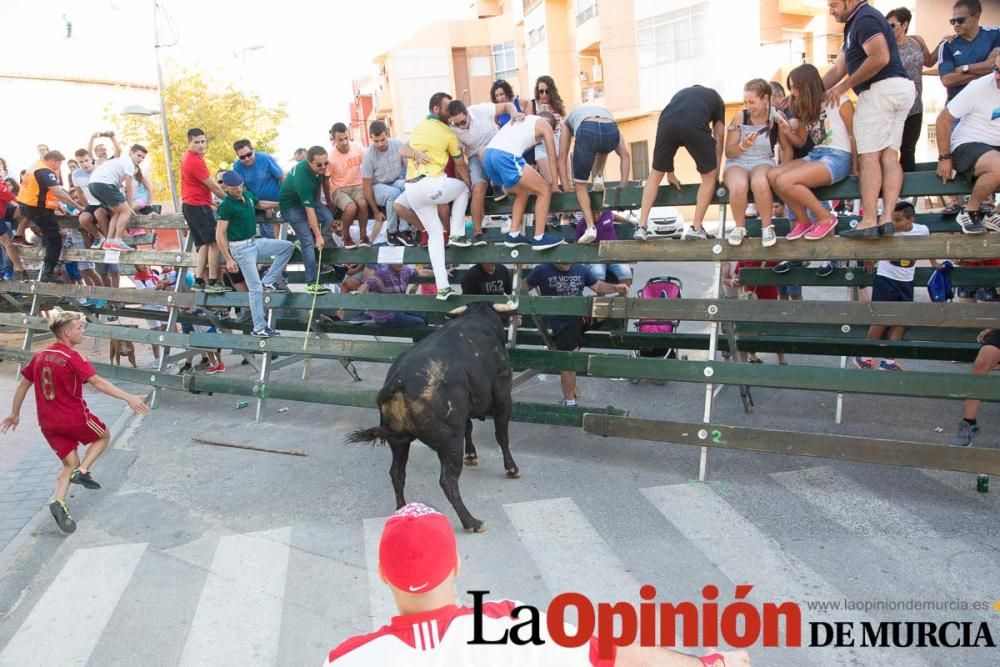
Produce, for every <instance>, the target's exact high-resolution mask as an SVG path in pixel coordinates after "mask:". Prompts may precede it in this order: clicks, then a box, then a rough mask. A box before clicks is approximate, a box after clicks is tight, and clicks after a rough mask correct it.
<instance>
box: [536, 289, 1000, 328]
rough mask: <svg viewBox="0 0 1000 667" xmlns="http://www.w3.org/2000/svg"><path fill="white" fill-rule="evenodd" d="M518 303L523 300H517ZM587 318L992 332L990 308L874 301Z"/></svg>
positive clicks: (655, 307)
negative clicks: (890, 326) (947, 328)
mask: <svg viewBox="0 0 1000 667" xmlns="http://www.w3.org/2000/svg"><path fill="white" fill-rule="evenodd" d="M522 303H524V300H522ZM593 305H594V308H593V312H592V313H591V316H592V317H618V318H625V319H637V318H652V319H665V320H678V319H679V320H696V321H720V322H813V323H820V324H887V325H901V326H909V325H924V326H938V327H949V328H951V327H960V328H975V327H979V328H980V329H984V328H987V327H990V328H993V327H995V326H996V325H997V322H998V320H1000V304H996V303H897V302H884V301H878V302H874V303H857V302H854V303H852V302H849V301H744V300H740V299H722V300H719V301H714V300H710V299H676V300H668V299H625V298H606V297H595V298H594V301H593Z"/></svg>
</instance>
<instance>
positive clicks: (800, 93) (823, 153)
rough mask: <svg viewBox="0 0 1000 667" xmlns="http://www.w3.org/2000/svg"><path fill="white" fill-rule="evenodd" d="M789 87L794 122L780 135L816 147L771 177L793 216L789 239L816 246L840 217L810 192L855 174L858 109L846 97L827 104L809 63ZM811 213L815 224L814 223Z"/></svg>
mask: <svg viewBox="0 0 1000 667" xmlns="http://www.w3.org/2000/svg"><path fill="white" fill-rule="evenodd" d="M788 88H789V97H790V98H791V102H790V104H789V107H790V108H791V110H792V114H793V115H794V118H793V119H792V121H791V122H790V123H789V125H788V127H787V128H786V127H782V128H781V132H782V133H783V134H787V135H788V139H789V141H788V143H790V144H793V145H794V144H800V145H801V143H802V142H803V141H804V140H805V139H806V138H807V137H808V138H811V139H812V140H813V144H814V148H813V149H812V150H811V151H810V152H809V154H808V155H806V156H805V157H804V158H802V159H801V160H792V161H791V162H785V163H783V164H781V166H779V167H775V168H774V169H772V170H771V171H770V172H768V175H767V176H768V180H770V181H771V187H772V188H773V189H774V192H775V193H776V194H777V195H778V196H779V197H781V198H782V200H784V202H785V203H786V204H787V205H788V206H789V207H790V208H791V210H792V211H793V212H794V214H795V220H796V223H795V226H794V227H793V228H792V231H791V232H790V233H789V234H788V236H787V239H788V240H789V241H794V240H796V239H799V238H802V237H805V238H806V240H808V241H818V240H819V239H821V238H823V237H825V236H827V235H828V234H830V233H831V232H833V231H834V230H835V229H836V228H837V214H836V213H833V212H830V211H828V210H826V208H824V206H823V203H822V202H821V201H820V200H819V199H817V198H816V195H814V194H813V192H812V188H817V187H820V186H823V185H832V184H834V183H838V182H840V181H842V180H844V179H845V178H847V177H848V176H849V175H850V174H851V173H852V172H856V171H857V169H856V164H857V149H856V147H855V145H854V135H853V133H852V129H851V128H852V126H853V123H854V105H853V104H851V101H850V100H849V99H847V96H846V95H845V96H843V97H841V98H840V101H839V102H838V103H837V104H834V105H830V106H827V105H824V104H823V95H824V88H823V79H822V78H821V77H820V75H819V72H818V71H817V70H816V68H815V67H813V66H812V65H809V64H805V65H799V66H798V67H796V68H795V69H793V70H792V71H791V72H790V73H789V74H788ZM807 210H808V211H809V212H810V213H812V214H813V216H814V218H815V220H816V222H811V221H810V219H809V216H808V214H807V213H806V211H807Z"/></svg>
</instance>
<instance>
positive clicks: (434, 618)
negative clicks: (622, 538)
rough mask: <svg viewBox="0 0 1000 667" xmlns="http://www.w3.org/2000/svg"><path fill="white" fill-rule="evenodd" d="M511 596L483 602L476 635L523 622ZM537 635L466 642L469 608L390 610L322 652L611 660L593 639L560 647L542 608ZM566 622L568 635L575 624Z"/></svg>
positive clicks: (349, 657) (517, 660)
mask: <svg viewBox="0 0 1000 667" xmlns="http://www.w3.org/2000/svg"><path fill="white" fill-rule="evenodd" d="M516 606H518V604H517V603H516V602H511V601H509V600H504V601H502V602H485V603H483V627H482V633H481V636H482V637H483V638H487V639H493V640H495V639H496V638H498V637H500V636H502V635H503V634H504V633H506V632H508V631H509V630H510V629H511V628H512V627H513V626H514V625H518V624H520V623H524V622H525V620H526V619H527V615H525V616H524V617H523V618H519V619H515V618H513V617H512V616H511V613H512V611H513V609H514V607H516ZM539 616H540V617H541V623H540V628H539V630H540V635H541V637H542V639H544V640H545V643H544V644H541V645H537V644H526V645H524V646H517V645H515V644H513V643H506V644H490V645H482V644H471V645H470V644H469V641H470V640H471V639H472V638H473V637H474V636H475V635H474V629H473V623H474V616H473V613H472V609H470V608H468V607H455V606H450V607H444V608H442V609H436V610H434V611H429V612H425V613H422V614H410V615H409V616H396V617H394V618H393V619H392V622H391V623H390V624H389V625H386V626H383V627H382V628H381V629H380V630H378V631H376V632H373V633H371V634H369V635H365V636H363V637H355V638H352V639H348V640H347V641H345V642H344V643H342V644H341V645H340V646H338V647H337V648H335V649H333V650H332V651H330V654H329V655H328V656H327V660H326V667H383V666H384V667H395V666H396V665H406V667H432V666H433V667H438V666H439V665H448V666H451V665H475V666H476V667H509V665H523V666H530V667H584V666H588V665H611V664H613V661H611V660H605V661H601V660H599V659H598V657H597V649H596V640H594V639H591V641H590V642H585V643H584V644H583V646H580V647H578V648H563V647H561V646H559V645H558V644H556V643H555V642H553V641H552V638H551V637H549V634H548V629H547V621H546V618H545V614H543V613H540V614H539ZM565 625H566V633H567V635H569V636H575V635H576V628H575V627H573V626H572V625H570V624H569V623H567V624H565Z"/></svg>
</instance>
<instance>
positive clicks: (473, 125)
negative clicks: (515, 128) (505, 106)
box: [455, 102, 498, 155]
mask: <svg viewBox="0 0 1000 667" xmlns="http://www.w3.org/2000/svg"><path fill="white" fill-rule="evenodd" d="M465 111H466V114H465V115H466V116H468V118H469V127H468V128H466V129H464V130H462V129H458V128H455V134H456V135H458V140H459V141H461V142H462V150H463V151H465V154H466V155H475V154H476V153H478V152H479V151H480V150H482V149H483V148H485V147H486V145H487V144H488V143H490V139H492V138H493V137H495V136H496V134H497V132H498V129H497V122H496V114H497V107H496V105H495V104H492V103H490V102H483V103H482V104H473V105H472V106H471V107H466V109H465Z"/></svg>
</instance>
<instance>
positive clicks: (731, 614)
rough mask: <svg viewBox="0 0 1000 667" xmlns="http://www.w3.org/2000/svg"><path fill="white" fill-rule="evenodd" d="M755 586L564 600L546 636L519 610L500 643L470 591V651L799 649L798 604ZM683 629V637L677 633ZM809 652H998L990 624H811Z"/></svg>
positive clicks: (606, 653) (608, 654)
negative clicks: (760, 599) (570, 618)
mask: <svg viewBox="0 0 1000 667" xmlns="http://www.w3.org/2000/svg"><path fill="white" fill-rule="evenodd" d="M752 590H753V585H752V584H743V585H738V586H736V590H735V592H734V596H733V597H734V599H733V600H732V601H731V602H728V603H726V604H724V605H720V603H719V602H718V601H717V600H718V598H719V589H718V587H716V586H713V585H711V584H709V585H707V586H705V587H704V588H702V591H701V594H702V597H703V598H704V599H703V600H702V601H700V602H691V601H683V602H656V601H655V598H656V588H655V587H653V586H650V585H646V586H643V587H642V588H640V589H639V597H640V599H641V600H642V602H640V603H639V604H638V605H634V604H632V603H631V602H597V603H596V604H595V603H594V602H593V601H591V600H590V598H588V597H587V596H585V595H582V594H580V593H561V594H559V595H557V596H556V597H554V598H553V599H552V602H551V603H549V606H548V608H547V609H546V610H545V621H544V622H545V630H546V634H543V633H542V627H541V624H542V615H541V612H540V611H539V609H538V608H537V607H534V606H532V605H521V606H519V607H515V608H514V610H513V614H512V615H513V617H514V618H516V619H517V620H519V621H520V623H517V624H516V625H514V626H512V627H511V628H509V629H507V630H504V632H503V634H502V635H499V636H495V637H487V636H485V635H484V624H483V602H484V600H485V599H486V596H488V595H489V591H486V590H483V591H468V593H469V595H471V596H472V599H473V601H474V602H473V623H474V625H473V638H472V640H470V641H469V644H514V645H520V646H523V645H527V644H536V645H540V644H544V643H546V641H547V640H546V637H548V639H549V640H551V641H553V642H555V643H556V644H558V645H559V646H564V647H567V648H576V647H579V646H583V645H584V644H586V643H587V642H589V641H590V640H591V638H592V637H596V639H597V650H598V656H599V657H600V658H602V659H605V660H608V659H611V658H612V657H613V655H614V651H615V647H618V646H629V645H631V644H634V643H636V641H638V643H639V645H640V646H644V647H654V646H659V647H664V648H677V647H684V648H698V647H703V648H716V647H719V646H730V647H732V648H737V649H740V648H749V647H751V646H755V645H758V646H763V647H765V648H796V647H801V646H802V645H803V644H802V637H803V632H802V630H803V621H802V609H801V607H800V606H799V604H798V603H797V602H791V601H786V602H780V603H775V602H764V603H756V604H755V603H751V602H748V601H747V600H746V599H745V598H746V597H747V596H749V595H750V592H751V591H752ZM571 610H572V611H575V612H576V630H575V633H574V634H570V633H569V632H567V627H569V628H572V627H573V626H572V625H570V626H567V620H566V619H567V614H568V612H570V611H571ZM678 625H680V628H681V630H680V632H678ZM807 625H808V627H809V643H808V644H806V646H807V647H815V648H819V647H845V648H846V647H852V648H853V647H859V648H906V647H919V648H924V647H946V648H978V647H988V648H991V647H995V646H996V644H995V643H994V641H993V636H992V634H991V633H990V628H989V624H988V623H986V622H985V621H984V622H970V621H949V622H945V623H932V622H926V621H881V622H872V621H832V622H827V621H811V622H809V623H808V624H807Z"/></svg>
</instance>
